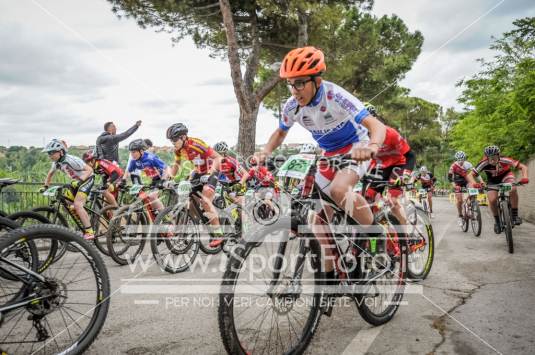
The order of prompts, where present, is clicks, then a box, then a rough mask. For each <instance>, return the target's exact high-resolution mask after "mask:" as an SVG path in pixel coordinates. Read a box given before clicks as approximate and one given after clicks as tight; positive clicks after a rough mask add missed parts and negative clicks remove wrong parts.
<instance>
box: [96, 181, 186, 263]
mask: <svg viewBox="0 0 535 355" xmlns="http://www.w3.org/2000/svg"><path fill="white" fill-rule="evenodd" d="M157 191H158V192H159V191H162V192H169V193H170V195H169V196H168V197H169V198H168V199H167V203H168V204H170V205H174V204H176V191H174V190H173V189H172V188H164V187H163V186H162V185H160V184H158V185H132V186H131V187H130V188H129V190H128V194H129V195H131V196H133V197H135V200H134V201H133V202H132V203H130V204H128V205H124V206H122V207H120V208H119V209H118V210H117V211H116V212H115V214H114V216H113V218H112V219H111V220H110V224H109V228H108V231H107V233H106V244H107V246H108V251H109V253H110V256H111V258H112V259H113V261H115V262H116V263H117V264H119V265H127V264H128V263H129V262H132V261H134V260H135V259H136V258H137V257H138V256H139V255H141V253H142V252H143V249H144V248H145V243H146V239H147V236H148V235H149V234H150V232H151V231H150V228H151V227H150V226H151V225H152V224H153V223H154V222H155V220H156V216H157V215H158V214H159V213H161V212H162V211H160V212H158V211H156V210H155V209H154V207H153V206H152V203H151V198H152V197H151V195H152V194H153V193H154V192H157ZM158 199H160V197H158ZM160 200H161V199H160ZM164 206H165V204H164Z"/></svg>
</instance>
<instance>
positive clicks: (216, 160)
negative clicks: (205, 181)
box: [208, 151, 221, 175]
mask: <svg viewBox="0 0 535 355" xmlns="http://www.w3.org/2000/svg"><path fill="white" fill-rule="evenodd" d="M210 159H212V165H211V166H210V169H209V170H208V174H209V175H212V174H217V173H218V172H219V170H220V169H221V155H219V154H217V153H216V152H215V151H213V152H212V154H211V156H210Z"/></svg>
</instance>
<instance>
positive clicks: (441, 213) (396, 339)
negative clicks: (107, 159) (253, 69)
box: [89, 199, 535, 354]
mask: <svg viewBox="0 0 535 355" xmlns="http://www.w3.org/2000/svg"><path fill="white" fill-rule="evenodd" d="M435 204H436V208H435V209H436V217H435V219H434V221H433V225H434V230H435V238H436V256H435V262H434V265H433V269H432V271H431V274H430V275H429V278H428V279H427V280H426V281H425V282H423V284H422V285H423V292H421V293H419V294H408V295H406V296H405V300H406V301H407V304H406V305H404V306H402V307H401V308H400V310H399V311H398V313H397V314H396V316H395V318H394V319H393V320H392V321H391V322H389V323H388V324H386V325H384V326H382V327H378V328H373V327H371V326H369V325H368V324H367V323H365V322H364V321H363V320H362V319H361V318H360V316H359V315H358V313H357V310H356V308H355V306H354V305H353V304H351V303H348V304H347V305H345V306H339V307H336V308H335V310H334V312H333V314H332V317H330V318H329V317H322V319H321V322H320V327H319V330H318V332H317V334H316V335H315V338H314V340H313V341H312V343H311V345H310V347H309V353H311V354H324V353H329V354H364V353H368V354H490V353H494V352H496V353H503V354H535V312H534V309H535V272H534V270H535V261H534V260H535V259H534V257H533V253H534V250H535V226H534V225H531V224H527V223H525V224H523V225H522V226H520V227H518V228H515V230H514V238H515V254H513V255H510V254H508V253H507V251H506V243H505V239H504V238H505V237H504V236H503V235H500V236H497V235H495V234H494V233H493V231H492V224H491V217H490V215H489V214H488V211H487V209H486V208H484V209H483V214H484V216H483V217H484V218H483V223H484V225H483V233H482V236H481V237H480V238H476V237H474V236H473V235H472V234H470V233H462V232H461V231H460V229H459V227H458V226H457V224H456V217H455V215H456V214H455V210H454V206H453V205H451V204H450V203H449V202H448V201H447V200H446V199H438V200H437V201H436V202H435ZM222 258H223V257H218V258H216V259H213V260H212V261H211V262H210V264H209V265H208V270H207V271H206V272H205V273H203V275H202V277H203V278H205V279H215V280H217V279H218V278H219V277H220V276H221V274H220V273H219V272H217V271H216V270H217V268H218V264H219V263H220V262H224V260H221V259H222ZM108 266H109V271H110V274H111V277H112V289H113V290H117V291H116V293H115V294H114V295H113V298H112V302H111V308H110V313H109V316H108V320H107V322H106V325H105V327H104V329H103V331H102V333H101V334H100V336H99V338H98V339H97V341H96V342H95V344H94V345H93V346H92V347H91V348H90V350H89V353H91V354H97V353H98V354H102V353H106V354H191V353H200V354H222V353H224V349H223V346H222V345H221V341H220V337H219V330H218V326H217V316H216V315H217V313H216V310H217V297H216V296H215V295H212V294H205V296H204V297H202V298H197V301H196V302H197V304H193V301H194V300H193V298H192V297H189V296H186V295H183V294H182V292H184V290H185V289H188V290H191V292H197V291H194V288H193V286H185V285H184V280H185V279H195V278H197V277H199V275H198V274H197V275H194V274H192V273H183V274H178V275H169V274H165V273H162V272H161V271H160V270H158V269H157V268H155V267H150V268H149V269H148V270H147V271H146V272H143V271H142V269H141V267H138V268H137V269H136V270H134V271H131V269H130V268H129V267H128V266H127V267H118V266H115V265H114V264H113V262H111V261H110V262H108ZM173 288H174V289H173ZM176 291H178V293H177V292H176ZM170 303H172V304H170Z"/></svg>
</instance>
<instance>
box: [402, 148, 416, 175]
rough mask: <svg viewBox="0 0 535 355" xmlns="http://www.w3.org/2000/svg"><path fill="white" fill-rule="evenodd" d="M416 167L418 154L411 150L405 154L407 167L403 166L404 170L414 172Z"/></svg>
mask: <svg viewBox="0 0 535 355" xmlns="http://www.w3.org/2000/svg"><path fill="white" fill-rule="evenodd" d="M415 166H416V154H414V152H413V151H412V149H411V150H409V151H408V152H407V153H405V165H404V166H403V170H410V171H413V170H414V167H415Z"/></svg>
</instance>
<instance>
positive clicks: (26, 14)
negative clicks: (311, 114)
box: [0, 0, 533, 145]
mask: <svg viewBox="0 0 535 355" xmlns="http://www.w3.org/2000/svg"><path fill="white" fill-rule="evenodd" d="M495 3H496V2H494V1H487V0H477V1H470V2H468V1H461V0H453V1H452V2H443V1H426V0H411V1H410V2H407V1H403V2H401V1H399V0H376V1H375V4H376V5H375V9H374V11H373V12H374V13H376V14H379V15H381V14H385V13H386V14H390V13H396V14H398V15H399V16H400V17H401V18H402V19H403V20H404V21H405V22H406V23H407V24H408V26H409V28H410V29H411V30H416V29H419V30H421V31H422V32H423V34H424V37H425V39H426V41H425V44H424V49H423V53H422V55H421V58H420V59H419V60H418V61H417V62H416V64H415V65H414V68H413V69H412V70H411V71H410V72H409V73H408V74H407V77H406V79H405V80H404V81H403V82H402V84H404V85H405V86H407V87H409V88H411V89H412V94H413V95H416V96H421V97H423V98H426V99H428V100H432V101H435V102H437V103H440V104H442V105H445V106H450V105H453V104H455V98H456V97H457V95H458V89H456V88H455V87H454V84H455V82H456V81H457V80H459V79H460V78H462V77H463V76H466V75H471V74H473V73H474V72H475V71H476V70H477V69H478V64H477V63H476V62H475V59H476V58H478V57H481V56H488V55H489V52H488V51H487V50H486V48H487V47H488V45H489V44H490V35H491V34H494V35H496V36H499V35H500V34H501V33H502V32H504V31H505V30H508V29H510V28H511V22H512V21H513V19H514V18H518V17H522V16H528V15H529V14H530V13H533V5H532V2H531V1H527V0H518V1H505V3H504V4H502V5H501V7H500V10H499V11H496V12H495V13H492V14H491V15H489V16H488V17H487V18H485V19H484V20H482V21H480V22H479V23H478V24H477V25H474V26H473V27H472V28H471V29H470V30H468V31H466V32H465V33H464V34H463V35H462V36H459V38H458V39H456V40H455V41H453V42H452V43H450V44H449V45H448V46H446V47H445V48H444V49H442V50H441V51H440V52H438V53H437V54H436V55H435V56H433V57H432V58H430V59H427V60H425V62H424V58H425V57H426V56H427V55H429V54H430V53H431V52H432V51H433V50H435V49H436V48H438V47H439V46H440V45H441V44H443V43H444V42H445V41H446V40H448V39H449V38H451V36H453V35H455V34H456V33H458V31H460V30H461V29H462V28H464V27H465V26H466V25H468V24H469V23H470V22H471V21H473V19H474V18H476V17H477V16H479V15H480V14H482V13H483V12H485V11H486V10H487V9H488V8H490V7H491V6H492V5H493V4H495ZM36 4H40V6H42V7H44V8H45V9H46V11H48V13H47V12H46V11H43V10H42V9H41V8H40V7H39V6H37V5H36ZM50 14H51V15H50ZM0 23H1V25H0V53H2V56H1V57H0V145H5V144H7V143H8V139H9V142H10V144H23V145H40V144H42V139H43V137H45V138H47V139H48V138H51V137H54V136H58V137H63V138H66V139H67V140H68V141H69V142H70V143H71V144H92V143H93V142H94V141H95V138H96V137H97V136H98V135H99V134H100V132H101V130H102V125H103V123H104V122H106V121H114V122H116V124H117V126H118V128H119V130H123V129H126V128H128V127H130V126H131V125H132V124H133V123H134V122H135V121H136V120H138V119H139V120H142V121H143V124H142V126H141V128H140V130H139V131H138V132H136V137H138V136H139V137H143V138H151V139H152V140H153V141H154V142H155V144H156V145H164V144H168V142H166V140H165V130H166V128H167V127H168V126H169V125H170V124H172V123H174V122H184V123H186V124H187V125H188V126H189V127H190V132H191V134H192V135H193V136H197V137H199V138H202V139H205V140H206V141H207V142H208V143H210V144H213V143H215V142H217V141H219V140H226V141H227V142H228V143H229V144H231V145H233V144H235V143H236V141H237V135H238V134H237V132H238V117H239V109H238V105H237V103H236V100H235V96H234V89H233V87H232V81H231V79H230V68H229V65H228V63H227V62H226V61H222V60H220V59H212V58H210V57H209V51H208V50H201V49H198V48H196V47H195V46H194V45H193V43H192V41H191V40H189V39H185V40H183V41H181V42H180V43H178V44H177V45H175V46H173V45H172V42H171V37H170V35H169V34H167V33H155V32H154V31H153V30H151V29H148V30H143V29H141V28H139V27H138V26H137V25H136V24H135V21H134V20H132V19H121V20H119V19H118V18H117V17H116V16H115V15H114V14H113V13H112V12H111V5H110V3H109V2H107V1H105V0H93V1H83V0H50V1H46V2H45V1H42V0H37V1H24V2H23V1H17V2H14V1H10V0H0ZM95 48H96V50H95ZM257 122H258V124H257V142H258V143H264V142H265V141H267V139H268V138H269V136H270V134H271V133H272V132H273V130H274V128H275V127H277V125H278V123H277V119H276V118H275V117H274V116H273V113H272V112H270V111H267V110H265V109H261V110H260V113H259V116H258V121H257ZM14 131H15V134H13V132H14ZM287 141H288V142H311V141H312V138H311V136H310V134H309V133H308V132H307V131H305V130H304V129H303V128H301V127H298V126H296V127H294V128H292V130H291V131H290V133H289V136H288V138H287Z"/></svg>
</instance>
